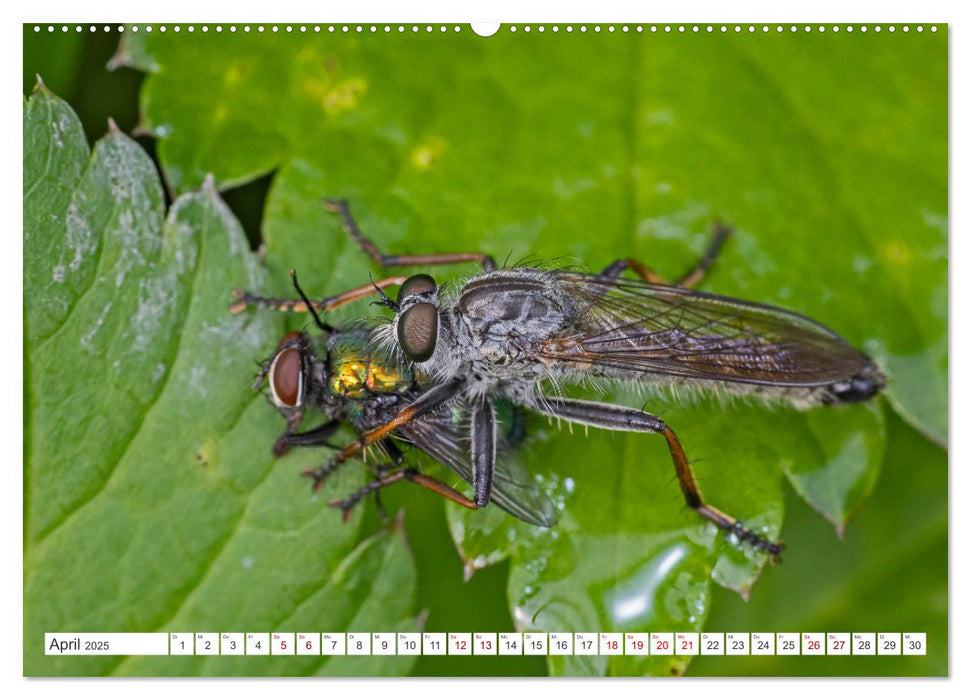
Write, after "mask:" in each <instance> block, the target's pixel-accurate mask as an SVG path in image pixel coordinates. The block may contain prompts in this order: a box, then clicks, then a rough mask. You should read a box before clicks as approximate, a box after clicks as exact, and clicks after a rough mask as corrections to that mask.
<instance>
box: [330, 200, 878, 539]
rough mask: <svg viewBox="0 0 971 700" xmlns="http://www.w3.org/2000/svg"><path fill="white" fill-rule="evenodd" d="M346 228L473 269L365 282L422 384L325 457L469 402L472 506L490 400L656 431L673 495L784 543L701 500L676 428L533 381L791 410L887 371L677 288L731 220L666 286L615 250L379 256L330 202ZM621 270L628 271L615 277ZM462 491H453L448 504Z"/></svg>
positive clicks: (695, 274) (781, 324)
mask: <svg viewBox="0 0 971 700" xmlns="http://www.w3.org/2000/svg"><path fill="white" fill-rule="evenodd" d="M329 204H330V207H331V208H332V209H333V210H335V211H337V212H338V213H339V214H340V215H341V216H342V219H343V223H344V226H345V228H346V229H347V231H348V232H349V233H350V235H351V236H352V237H353V238H354V239H355V241H357V243H358V244H359V245H360V246H361V247H362V248H363V249H364V250H365V251H366V252H368V253H369V254H370V255H371V256H372V257H373V258H374V259H375V260H376V261H378V262H379V263H381V264H382V265H384V266H390V265H416V264H423V265H432V264H444V263H453V262H461V261H478V262H479V263H480V264H481V265H482V268H483V272H482V273H481V274H479V275H477V276H475V277H473V278H472V279H470V280H469V281H467V282H466V283H465V284H463V285H462V286H461V288H458V289H451V290H443V289H440V288H439V287H438V285H437V284H436V282H435V280H434V279H433V278H432V277H431V276H429V275H427V274H418V275H414V276H412V277H409V278H407V279H405V280H404V281H403V282H402V283H401V287H400V289H399V292H398V296H397V300H396V301H392V300H391V299H389V298H388V297H387V296H386V295H385V293H384V292H383V291H382V288H383V287H385V286H388V285H389V284H391V283H393V282H392V280H398V279H400V278H389V279H388V280H382V281H381V282H379V283H376V284H375V285H374V286H373V290H374V291H377V292H379V293H380V294H381V297H382V302H381V303H383V304H384V305H386V306H388V307H389V308H390V309H391V310H392V311H393V312H394V314H395V315H394V319H393V320H391V321H389V322H388V323H387V324H386V325H385V326H383V327H381V328H379V330H378V331H377V336H378V338H377V339H378V340H383V341H385V342H386V343H387V344H389V345H390V346H392V347H393V348H394V349H395V350H397V352H399V353H400V355H401V356H402V357H403V358H404V359H406V360H408V361H410V362H411V363H412V366H413V367H414V368H415V371H417V372H419V373H420V374H422V375H423V376H428V377H431V378H433V380H434V381H433V388H432V389H429V390H428V391H426V392H425V393H423V394H422V395H421V397H420V398H418V399H417V400H415V401H414V402H412V403H409V404H407V405H405V406H404V407H403V408H401V410H400V411H399V412H398V413H397V414H395V416H394V417H393V418H391V419H390V420H388V421H387V422H386V423H384V424H383V425H380V426H378V427H376V428H374V429H372V430H368V431H366V432H365V433H364V434H363V435H362V436H361V437H360V439H358V440H357V441H356V442H354V443H351V444H350V445H348V446H347V447H345V448H344V450H343V451H341V452H340V453H339V454H338V455H337V456H336V457H335V458H334V459H333V460H332V461H331V463H330V464H329V465H328V467H327V468H333V466H334V465H336V464H339V463H340V462H342V461H344V460H346V459H348V458H350V457H352V456H353V455H355V454H357V453H358V452H360V451H361V450H362V449H364V448H365V447H366V446H367V445H370V444H373V443H375V442H380V441H381V440H383V439H384V438H385V437H386V436H387V435H389V434H391V433H392V432H394V431H399V432H400V431H401V430H402V429H404V428H405V427H406V426H407V425H408V424H409V423H411V422H412V421H415V420H420V419H422V418H424V417H425V416H427V415H429V414H433V413H434V412H435V411H436V410H437V409H438V408H439V407H440V406H442V405H448V404H450V403H451V402H456V401H457V402H460V403H461V404H462V405H465V406H468V410H469V412H470V422H471V423H470V424H471V431H470V437H471V443H470V457H469V460H470V464H471V470H472V478H471V479H470V482H471V484H472V488H473V491H474V498H473V499H466V502H463V505H466V506H468V507H469V508H482V507H484V506H486V505H487V504H488V503H489V502H490V501H491V500H492V499H493V498H494V496H495V489H496V487H497V485H498V482H497V480H496V476H497V471H496V464H497V460H496V440H497V432H496V419H495V408H494V406H495V402H496V401H497V400H500V399H508V400H511V401H512V402H514V403H515V404H516V405H519V406H525V407H528V408H529V409H531V410H533V411H536V412H538V413H541V414H543V415H547V416H551V417H553V418H557V419H562V420H566V421H570V422H574V423H581V424H585V425H591V426H594V427H598V428H606V429H608V430H623V431H633V432H644V433H660V434H661V435H662V436H663V437H664V439H665V440H666V442H667V445H668V449H669V451H670V453H671V458H672V460H673V462H674V467H675V471H676V473H677V477H678V482H679V485H680V487H681V491H682V493H683V494H684V497H685V500H686V502H687V504H688V506H690V507H691V508H693V509H694V510H695V511H697V512H698V513H699V514H700V515H701V516H702V517H704V518H706V519H708V520H709V521H711V522H713V523H715V524H716V525H717V526H718V527H719V528H721V529H723V530H725V531H727V532H730V533H732V534H734V535H735V536H736V537H737V538H738V539H739V540H741V541H747V542H749V543H750V544H752V545H753V546H754V547H756V548H758V549H761V550H763V551H766V552H768V553H769V554H770V555H772V556H775V555H777V554H779V552H781V550H782V545H781V544H780V543H777V542H772V541H770V540H768V539H766V538H764V537H762V536H761V535H759V534H757V533H755V532H753V531H751V530H749V529H747V528H745V527H744V526H743V525H742V524H741V523H740V522H739V521H738V520H736V519H735V518H734V517H732V516H730V515H728V514H727V513H724V512H722V511H721V510H719V509H717V508H715V507H714V506H712V505H709V504H708V503H706V502H705V501H704V499H703V498H702V496H701V492H700V490H699V489H698V486H697V484H696V482H695V480H694V476H693V474H692V472H691V468H690V466H689V464H688V459H687V457H686V456H685V453H684V450H683V448H682V447H681V443H680V441H679V440H678V438H677V436H676V435H675V433H674V431H673V430H672V429H671V428H670V427H669V426H668V425H666V424H665V423H664V421H662V420H661V419H660V418H658V417H657V416H654V415H651V414H650V413H647V412H645V411H641V410H637V409H633V408H628V407H626V406H615V405H612V404H607V403H600V402H594V401H582V400H577V399H570V398H564V397H562V396H560V394H559V392H558V391H556V392H554V393H552V394H546V393H544V391H543V389H544V387H545V386H553V387H559V386H560V385H562V384H563V383H565V382H582V381H583V380H585V379H587V378H590V377H597V378H603V379H617V380H625V381H634V382H644V383H655V384H656V383H664V384H681V385H689V386H695V387H700V388H703V389H711V388H715V387H718V388H719V389H722V390H726V391H731V392H736V393H748V394H751V393H758V394H760V395H762V396H764V397H767V398H773V399H779V400H782V401H788V402H790V403H792V404H794V405H797V406H801V407H809V406H815V405H824V404H825V405H828V404H838V403H851V402H857V401H863V400H866V399H869V398H870V397H872V396H874V395H875V394H877V393H878V392H879V391H880V390H881V389H882V388H883V387H884V386H885V385H886V378H885V377H884V376H883V374H881V373H880V371H879V369H878V368H877V366H876V364H875V363H874V362H873V361H872V360H871V359H870V358H868V357H867V356H866V355H864V354H862V353H861V352H859V351H857V350H856V349H854V348H853V347H852V346H851V345H850V344H849V343H847V342H846V341H845V340H843V339H842V338H841V337H840V336H839V335H837V334H836V333H834V332H833V331H831V330H830V329H828V328H826V327H825V326H823V325H821V324H819V323H817V322H816V321H813V320H811V319H809V318H806V317H805V316H801V315H799V314H796V313H793V312H790V311H785V310H783V309H779V308H775V307H771V306H766V305H763V304H757V303H753V302H747V301H740V300H737V299H730V298H728V297H722V296H717V295H714V294H707V293H703V292H697V291H692V290H691V289H689V287H691V286H692V285H694V284H696V283H697V282H698V281H699V280H700V279H701V278H702V276H703V275H704V273H705V271H706V270H707V269H708V268H709V267H710V266H711V264H712V263H713V261H714V259H715V257H716V255H717V253H718V251H719V249H720V246H721V244H722V242H723V241H724V240H725V238H726V237H727V236H728V235H729V231H728V230H727V229H723V228H717V229H716V231H715V236H714V239H713V241H712V244H711V246H710V248H709V250H708V253H707V254H706V255H705V256H704V257H703V258H702V260H701V261H700V262H699V263H698V264H697V265H696V266H695V267H694V268H693V269H692V270H691V271H689V272H688V273H687V274H686V275H685V276H684V277H682V278H681V279H679V280H678V281H677V282H676V283H675V284H666V283H663V281H662V280H661V279H660V278H659V277H658V276H657V275H656V274H655V273H654V272H653V271H652V270H650V269H649V268H647V267H645V266H644V265H642V264H641V263H639V262H637V261H636V260H630V259H622V260H618V261H616V262H614V263H612V264H611V265H609V266H607V267H606V268H605V269H604V270H603V271H602V272H600V273H599V274H584V273H580V272H572V271H565V270H543V269H537V268H530V267H512V268H508V269H497V268H496V265H495V263H494V261H493V260H492V258H490V257H489V256H487V255H483V254H480V253H463V254H457V255H448V254H446V255H409V256H385V255H382V254H381V253H380V252H379V251H378V250H377V248H376V247H375V245H374V244H373V243H372V242H371V241H369V240H368V239H366V238H365V237H364V236H363V235H362V234H361V233H360V231H359V230H358V229H357V226H356V225H355V223H354V221H353V219H352V218H351V216H350V213H349V210H348V208H347V205H346V203H344V202H330V203H329ZM628 269H630V270H631V271H632V272H634V273H636V274H637V275H638V276H639V277H640V279H639V280H631V279H625V278H622V277H621V275H622V273H623V272H624V271H625V270H628ZM460 502H462V501H460Z"/></svg>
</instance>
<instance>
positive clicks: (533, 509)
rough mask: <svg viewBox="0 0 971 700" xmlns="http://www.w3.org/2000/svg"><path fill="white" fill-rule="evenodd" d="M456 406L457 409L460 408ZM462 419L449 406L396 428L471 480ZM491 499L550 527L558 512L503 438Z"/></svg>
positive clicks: (492, 501)
mask: <svg viewBox="0 0 971 700" xmlns="http://www.w3.org/2000/svg"><path fill="white" fill-rule="evenodd" d="M460 409H461V407H458V409H457V410H460ZM464 424H465V422H464V421H462V422H459V421H457V420H456V419H455V416H454V414H453V412H452V411H451V410H449V409H447V408H446V409H445V410H443V411H438V412H435V413H432V414H426V415H424V416H422V417H421V418H418V419H416V420H413V421H411V422H409V423H407V424H406V425H403V426H401V427H400V428H398V430H397V432H398V433H400V434H401V436H402V437H404V438H405V439H406V440H408V441H410V442H411V443H413V444H414V445H415V447H417V448H419V449H420V450H423V451H424V452H427V453H428V454H429V455H430V456H432V457H433V458H435V459H436V460H438V461H439V462H441V463H442V464H444V465H445V466H446V467H448V468H449V469H451V470H452V471H453V472H455V473H456V474H458V475H459V476H461V477H462V478H463V479H465V480H466V481H467V482H468V483H470V484H471V483H472V461H471V452H470V441H469V436H468V434H467V432H465V431H463V430H462V427H461V426H462V425H464ZM490 502H491V503H494V504H495V505H497V506H499V507H500V508H502V509H503V510H504V511H506V512H507V513H509V514H510V515H513V516H515V517H517V518H519V519H520V520H522V521H524V522H527V523H530V524H532V525H540V526H542V527H552V526H553V525H555V524H556V519H557V513H556V508H555V506H554V505H553V502H552V501H551V500H550V498H549V496H547V495H546V493H545V492H544V491H543V489H541V488H540V486H539V484H538V483H536V480H535V479H534V478H533V477H532V476H531V475H530V474H529V472H527V471H526V469H525V468H524V467H523V465H522V463H521V462H520V461H519V460H517V459H516V458H515V457H513V456H512V455H504V454H503V450H502V441H501V440H500V448H499V449H498V450H497V454H496V468H495V472H494V474H493V480H492V497H491V501H490Z"/></svg>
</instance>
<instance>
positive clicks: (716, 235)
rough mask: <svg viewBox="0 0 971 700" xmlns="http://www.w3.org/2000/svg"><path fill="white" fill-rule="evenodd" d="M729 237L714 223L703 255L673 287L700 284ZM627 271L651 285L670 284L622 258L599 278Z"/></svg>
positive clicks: (630, 260)
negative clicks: (709, 240)
mask: <svg viewBox="0 0 971 700" xmlns="http://www.w3.org/2000/svg"><path fill="white" fill-rule="evenodd" d="M731 235H732V229H730V228H728V227H727V226H724V225H722V224H718V223H716V224H715V225H714V227H713V230H712V237H711V242H710V243H709V244H708V248H707V249H706V250H705V254H704V255H703V256H702V257H701V259H700V260H699V261H698V262H696V263H695V264H694V266H693V267H692V268H691V269H690V270H688V271H687V272H685V273H684V274H683V275H681V277H679V278H678V279H677V280H676V281H675V282H673V285H674V286H676V287H686V288H689V289H690V288H691V287H694V286H695V285H696V284H698V283H699V282H701V280H702V279H703V278H704V276H705V273H706V272H708V270H709V269H711V266H712V265H713V264H714V263H715V260H716V259H717V258H718V254H719V253H720V252H721V249H722V245H723V244H724V243H725V241H726V240H727V239H728V237H729V236H731ZM627 269H630V270H632V271H633V272H634V273H635V274H636V275H637V276H638V277H640V278H641V279H643V280H644V281H645V282H650V283H651V284H672V283H670V282H667V281H666V280H665V279H664V277H662V276H661V275H659V274H658V273H657V272H655V271H654V270H652V269H651V268H649V267H648V266H647V265H645V264H643V263H642V262H639V261H637V260H634V259H633V258H622V259H620V260H615V261H614V262H612V263H610V265H608V266H607V267H605V268H604V269H603V271H602V272H601V273H600V276H601V277H606V278H608V279H617V278H618V277H620V275H621V274H622V273H623V272H624V270H627Z"/></svg>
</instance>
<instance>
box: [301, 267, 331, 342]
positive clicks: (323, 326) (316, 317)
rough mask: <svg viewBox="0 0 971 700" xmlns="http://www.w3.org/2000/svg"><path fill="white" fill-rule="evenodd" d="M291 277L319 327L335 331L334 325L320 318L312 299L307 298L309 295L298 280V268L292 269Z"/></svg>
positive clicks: (329, 331)
mask: <svg viewBox="0 0 971 700" xmlns="http://www.w3.org/2000/svg"><path fill="white" fill-rule="evenodd" d="M290 279H291V280H293V288H294V289H296V290H297V294H299V295H300V298H301V299H303V303H304V304H306V305H307V310H308V311H310V314H311V315H312V316H313V317H314V323H316V324H317V328H319V329H320V330H322V331H324V333H333V332H334V327H333V326H332V325H330V324H329V323H324V322H323V321H321V320H320V316H318V315H317V310H316V309H315V308H314V305H313V304H312V303H311V302H310V299H308V298H307V295H306V294H304V293H303V290H302V289H301V288H300V284H299V283H298V282H297V271H296V270H292V269H291V270H290Z"/></svg>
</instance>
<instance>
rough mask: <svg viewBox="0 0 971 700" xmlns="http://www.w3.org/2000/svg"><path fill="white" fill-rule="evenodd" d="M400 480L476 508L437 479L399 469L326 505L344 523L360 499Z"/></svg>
mask: <svg viewBox="0 0 971 700" xmlns="http://www.w3.org/2000/svg"><path fill="white" fill-rule="evenodd" d="M402 479H406V480H407V481H410V482H412V483H415V484H418V485H419V486H422V487H424V488H426V489H428V490H429V491H434V492H435V493H437V494H438V495H439V496H443V497H444V498H447V499H449V500H450V501H454V502H455V503H458V504H459V505H460V506H465V507H466V508H471V509H472V510H475V509H476V508H477V507H478V506H476V504H475V501H472V500H469V499H468V498H466V497H465V496H463V495H462V494H461V493H459V492H458V491H456V490H455V489H453V488H452V487H451V486H449V485H448V484H445V483H442V482H441V481H439V480H438V479H433V478H432V477H430V476H425V475H424V474H421V473H420V472H417V471H415V470H414V469H401V470H399V471H396V472H391V473H389V474H385V475H383V476H380V477H378V478H377V479H375V480H374V481H372V482H371V483H370V484H366V485H365V486H363V487H361V488H360V489H359V490H357V491H355V492H354V493H352V494H351V495H350V496H348V497H347V498H343V499H338V500H335V501H331V502H330V503H329V504H328V505H330V506H331V507H333V508H340V509H341V510H342V511H343V512H344V521H345V522H346V521H347V520H348V519H350V517H351V509H352V508H354V506H356V505H357V504H358V503H360V501H361V499H363V498H364V497H365V496H367V495H368V494H370V493H377V492H378V491H379V490H380V489H383V488H384V487H385V486H390V485H391V484H395V483H397V482H399V481H401V480H402Z"/></svg>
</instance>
